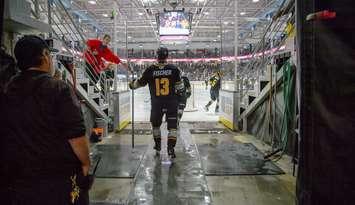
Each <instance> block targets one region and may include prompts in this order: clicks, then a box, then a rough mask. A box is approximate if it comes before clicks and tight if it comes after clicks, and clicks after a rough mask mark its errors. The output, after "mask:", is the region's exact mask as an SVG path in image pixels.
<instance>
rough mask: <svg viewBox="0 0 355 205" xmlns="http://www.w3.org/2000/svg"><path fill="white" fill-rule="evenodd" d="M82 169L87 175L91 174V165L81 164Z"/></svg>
mask: <svg viewBox="0 0 355 205" xmlns="http://www.w3.org/2000/svg"><path fill="white" fill-rule="evenodd" d="M81 169H82V171H83V175H84V176H87V175H88V174H89V169H90V165H83V166H81Z"/></svg>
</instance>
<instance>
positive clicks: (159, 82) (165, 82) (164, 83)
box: [155, 78, 169, 96]
mask: <svg viewBox="0 0 355 205" xmlns="http://www.w3.org/2000/svg"><path fill="white" fill-rule="evenodd" d="M155 95H156V96H161V95H162V96H166V95H169V79H168V78H156V79H155Z"/></svg>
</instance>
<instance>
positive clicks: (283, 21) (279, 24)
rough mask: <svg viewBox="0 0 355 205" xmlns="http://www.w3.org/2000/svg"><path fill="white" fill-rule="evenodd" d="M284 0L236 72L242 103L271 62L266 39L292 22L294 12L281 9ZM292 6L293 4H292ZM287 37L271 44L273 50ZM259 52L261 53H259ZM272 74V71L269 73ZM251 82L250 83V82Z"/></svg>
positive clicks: (277, 48) (275, 34) (283, 29)
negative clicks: (277, 16)
mask: <svg viewBox="0 0 355 205" xmlns="http://www.w3.org/2000/svg"><path fill="white" fill-rule="evenodd" d="M285 2H286V0H285V1H284V2H283V3H282V4H281V6H280V8H279V10H278V13H279V14H280V17H279V18H277V19H275V20H273V21H271V22H270V24H269V25H268V26H267V27H266V29H265V31H264V34H263V35H262V39H261V40H260V41H259V43H258V44H257V46H255V48H254V50H253V52H252V55H251V56H252V58H251V59H250V61H249V62H248V63H247V64H246V65H245V66H243V67H242V68H241V69H240V70H241V72H240V73H239V74H238V79H237V82H238V88H239V89H238V90H239V91H240V100H241V103H243V99H244V97H245V96H247V95H248V92H249V91H251V90H253V89H254V85H255V82H258V80H259V79H260V77H261V76H265V74H266V72H267V71H266V65H268V64H271V59H272V53H265V51H266V50H268V46H269V45H266V43H265V42H266V39H275V37H276V36H277V35H279V34H280V33H282V32H284V31H285V29H286V27H287V23H288V22H294V21H293V20H294V17H295V15H294V13H287V10H283V7H284V6H285ZM293 7H294V5H293ZM286 39H287V37H286V36H285V37H284V38H282V39H281V40H280V41H278V42H277V44H276V45H274V46H273V50H275V51H278V50H280V48H281V47H282V46H283V45H284V43H285V41H286ZM260 54H261V55H260ZM270 75H272V73H270ZM250 82H252V85H251V84H250ZM253 82H254V83H253ZM259 83H260V82H259Z"/></svg>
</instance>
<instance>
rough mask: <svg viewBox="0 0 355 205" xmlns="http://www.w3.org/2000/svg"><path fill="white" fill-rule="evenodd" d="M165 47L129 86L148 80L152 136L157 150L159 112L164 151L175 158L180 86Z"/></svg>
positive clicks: (159, 141)
mask: <svg viewBox="0 0 355 205" xmlns="http://www.w3.org/2000/svg"><path fill="white" fill-rule="evenodd" d="M168 53H169V52H168V49H167V48H164V47H161V48H159V49H158V50H157V60H158V62H157V63H156V64H154V65H152V66H150V67H148V68H147V69H146V70H145V71H144V72H143V74H142V77H141V78H139V79H137V80H134V81H132V82H130V83H129V87H130V89H137V88H139V87H143V86H146V85H147V84H148V86H149V91H150V97H151V103H152V109H151V113H150V122H151V124H152V127H153V137H154V142H155V146H154V149H155V150H156V152H157V154H159V153H160V150H161V130H160V126H161V124H162V119H163V115H164V114H165V115H166V116H165V118H166V121H167V124H168V155H169V156H170V157H171V158H175V157H176V156H175V151H174V147H175V145H176V140H177V110H178V109H177V108H178V96H179V95H181V93H182V92H183V90H184V84H183V82H182V81H181V72H180V70H179V69H178V68H177V67H176V66H174V65H171V64H168V63H167V58H168Z"/></svg>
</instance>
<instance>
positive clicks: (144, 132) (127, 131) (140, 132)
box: [118, 129, 152, 135]
mask: <svg viewBox="0 0 355 205" xmlns="http://www.w3.org/2000/svg"><path fill="white" fill-rule="evenodd" d="M118 133H119V134H122V135H124V134H127V135H128V134H132V130H131V129H124V130H121V131H120V132H118ZM134 134H136V135H151V134H152V129H135V130H134Z"/></svg>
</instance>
